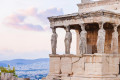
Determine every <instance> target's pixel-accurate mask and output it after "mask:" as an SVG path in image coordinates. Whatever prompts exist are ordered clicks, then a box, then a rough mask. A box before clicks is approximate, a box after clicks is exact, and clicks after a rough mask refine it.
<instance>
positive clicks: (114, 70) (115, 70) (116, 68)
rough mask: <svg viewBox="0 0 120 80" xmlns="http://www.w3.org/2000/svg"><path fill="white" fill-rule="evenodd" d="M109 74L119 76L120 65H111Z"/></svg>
mask: <svg viewBox="0 0 120 80" xmlns="http://www.w3.org/2000/svg"><path fill="white" fill-rule="evenodd" d="M109 73H110V74H114V75H118V73H119V65H118V64H116V65H115V64H109Z"/></svg>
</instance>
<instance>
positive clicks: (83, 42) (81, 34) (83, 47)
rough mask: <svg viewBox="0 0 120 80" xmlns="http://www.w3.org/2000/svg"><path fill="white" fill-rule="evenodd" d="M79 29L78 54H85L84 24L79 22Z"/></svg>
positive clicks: (85, 36)
mask: <svg viewBox="0 0 120 80" xmlns="http://www.w3.org/2000/svg"><path fill="white" fill-rule="evenodd" d="M81 29H82V31H81V32H80V43H79V49H80V54H87V31H86V30H85V24H81Z"/></svg>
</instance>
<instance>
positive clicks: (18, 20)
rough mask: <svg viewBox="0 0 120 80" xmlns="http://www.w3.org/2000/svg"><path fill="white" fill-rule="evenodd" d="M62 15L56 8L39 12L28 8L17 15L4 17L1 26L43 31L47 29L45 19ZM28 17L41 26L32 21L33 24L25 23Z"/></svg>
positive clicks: (46, 20) (47, 23)
mask: <svg viewBox="0 0 120 80" xmlns="http://www.w3.org/2000/svg"><path fill="white" fill-rule="evenodd" d="M62 14H63V10H62V9H57V8H50V9H47V10H45V11H40V12H39V10H38V9H37V8H30V9H27V10H20V11H18V13H16V14H12V15H10V16H8V17H6V18H5V19H4V22H3V24H5V25H6V26H7V27H13V28H16V29H23V30H33V31H43V30H44V29H47V28H45V26H44V25H49V21H48V19H47V17H50V16H58V15H62ZM28 17H33V18H35V19H37V20H38V21H39V23H42V24H37V25H36V24H35V22H34V21H32V22H33V23H26V22H25V20H26V19H27V18H28ZM28 22H29V21H28ZM43 24H44V25H43Z"/></svg>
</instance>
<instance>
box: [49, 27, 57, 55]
mask: <svg viewBox="0 0 120 80" xmlns="http://www.w3.org/2000/svg"><path fill="white" fill-rule="evenodd" d="M52 32H53V34H52V36H51V47H52V54H56V48H57V37H58V35H57V33H56V28H52Z"/></svg>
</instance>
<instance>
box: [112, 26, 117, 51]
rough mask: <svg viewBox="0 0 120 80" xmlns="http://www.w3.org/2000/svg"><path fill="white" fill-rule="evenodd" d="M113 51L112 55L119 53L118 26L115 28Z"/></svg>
mask: <svg viewBox="0 0 120 80" xmlns="http://www.w3.org/2000/svg"><path fill="white" fill-rule="evenodd" d="M111 51H112V53H118V32H117V26H116V25H115V27H114V32H113V33H112V41H111Z"/></svg>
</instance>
